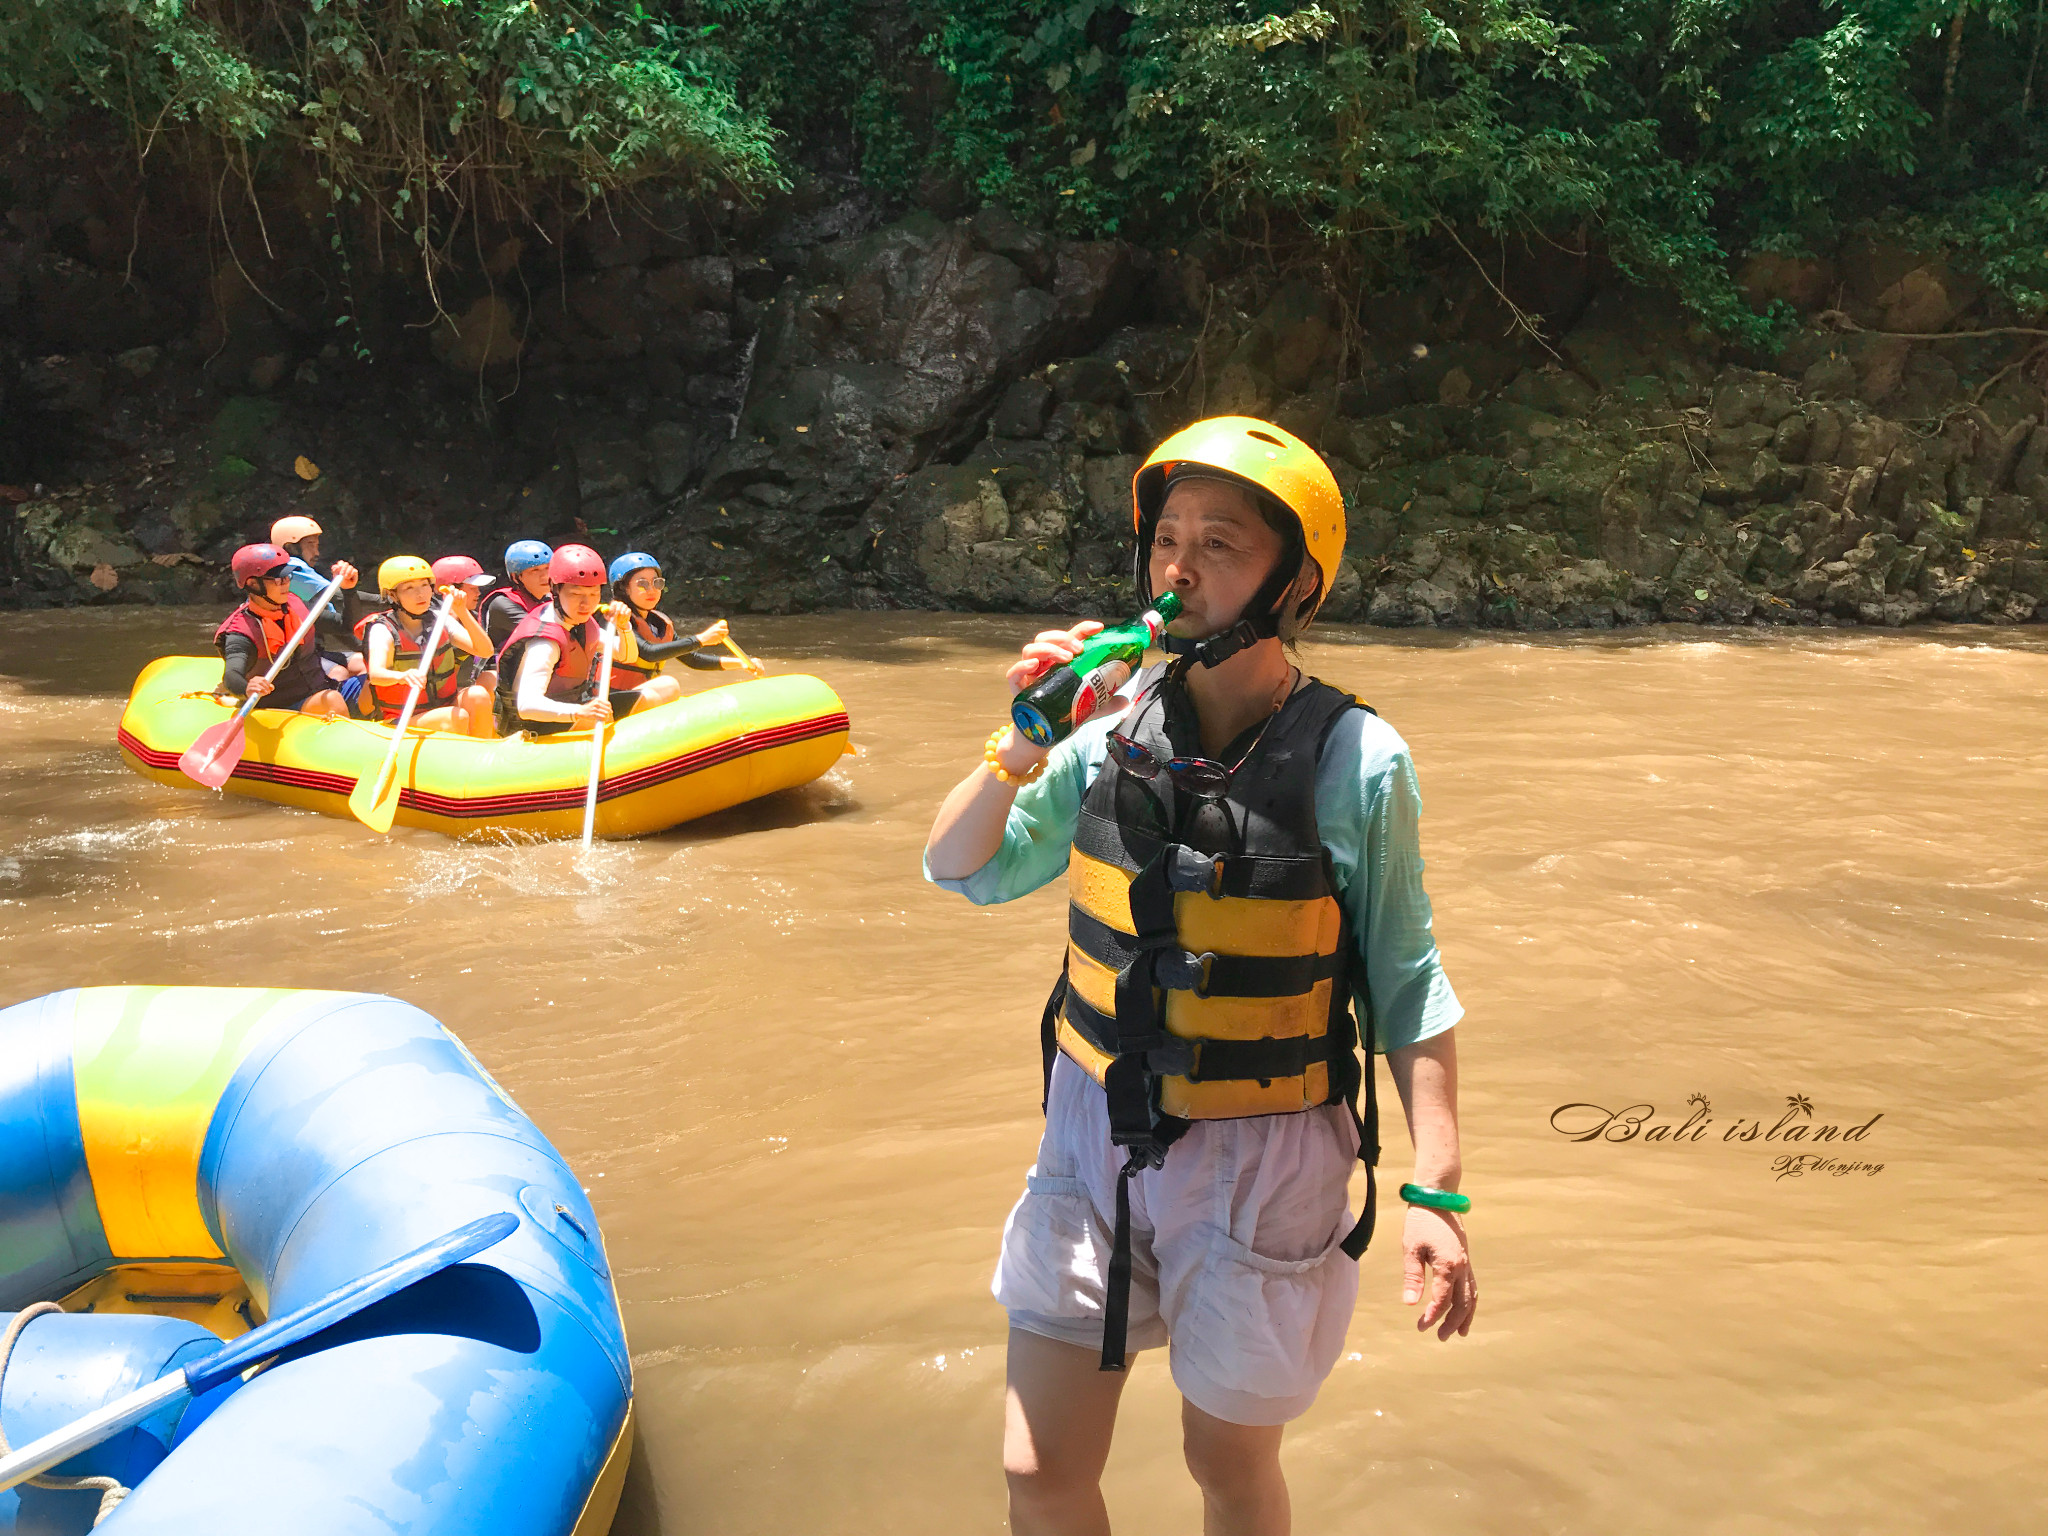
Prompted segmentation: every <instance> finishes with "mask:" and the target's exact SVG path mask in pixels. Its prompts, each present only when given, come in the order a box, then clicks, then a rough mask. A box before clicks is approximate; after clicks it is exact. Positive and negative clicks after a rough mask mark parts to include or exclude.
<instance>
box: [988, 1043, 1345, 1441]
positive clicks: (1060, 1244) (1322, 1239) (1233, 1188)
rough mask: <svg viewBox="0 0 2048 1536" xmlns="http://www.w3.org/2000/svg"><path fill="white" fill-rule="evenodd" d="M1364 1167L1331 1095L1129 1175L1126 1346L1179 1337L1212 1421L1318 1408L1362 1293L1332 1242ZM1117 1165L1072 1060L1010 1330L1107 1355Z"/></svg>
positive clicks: (1056, 1078) (1002, 1283)
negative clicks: (1106, 1302) (1353, 1181)
mask: <svg viewBox="0 0 2048 1536" xmlns="http://www.w3.org/2000/svg"><path fill="white" fill-rule="evenodd" d="M1357 1159H1358V1131H1357V1128H1356V1127H1355V1126H1354V1125H1353V1124H1352V1121H1351V1114H1350V1111H1348V1110H1347V1109H1345V1108H1344V1107H1343V1106H1342V1105H1329V1106H1326V1107H1324V1108H1322V1109H1317V1110H1311V1111H1309V1112H1308V1113H1306V1114H1298V1115H1262V1116H1259V1117H1258V1118H1256V1119H1250V1120H1198V1121H1196V1122H1195V1123H1194V1124H1193V1125H1192V1126H1191V1127H1190V1128H1189V1130H1188V1132H1187V1134H1186V1135H1185V1136H1183V1137H1182V1138H1181V1139H1180V1140H1179V1141H1177V1142H1175V1143H1174V1144H1173V1146H1172V1148H1171V1149H1170V1150H1169V1151H1168V1152H1167V1154H1166V1166H1165V1167H1163V1168H1148V1169H1146V1170H1145V1171H1144V1172H1143V1173H1140V1174H1139V1175H1138V1176H1137V1177H1136V1178H1134V1179H1132V1181H1131V1311H1130V1333H1129V1341H1130V1347H1131V1348H1132V1349H1133V1350H1138V1349H1151V1348H1155V1347H1157V1346H1158V1345H1161V1344H1166V1345H1169V1352H1168V1357H1167V1358H1168V1364H1169V1368H1170V1369H1171V1370H1172V1372H1173V1382H1174V1385H1175V1386H1176V1387H1178V1388H1179V1389H1180V1391H1181V1395H1182V1396H1184V1397H1185V1398H1187V1400H1188V1401H1189V1402H1191V1403H1193V1404H1194V1405H1195V1406H1196V1407H1197V1408H1200V1409H1201V1410H1202V1411H1203V1412H1204V1413H1207V1414H1210V1415H1212V1416H1214V1417H1216V1418H1219V1419H1222V1420H1224V1421H1225V1422H1227V1423H1231V1424H1285V1423H1286V1422H1287V1421H1288V1420H1290V1419H1294V1418H1298V1417H1299V1416H1300V1415H1301V1414H1303V1413H1305V1412H1307V1410H1308V1407H1309V1405H1310V1404H1311V1403H1313V1402H1314V1401H1315V1398H1316V1393H1317V1392H1318V1391H1319V1390H1321V1388H1322V1384H1323V1380H1324V1378H1325V1377H1327V1376H1328V1375H1329V1374H1330V1371H1331V1368H1332V1367H1334V1366H1335V1365H1336V1363H1337V1356H1338V1354H1339V1353H1340V1352H1341V1351H1342V1350H1343V1347H1344V1333H1345V1330H1346V1329H1347V1328H1348V1327H1349V1326H1350V1323H1351V1309H1352V1306H1353V1304H1354V1303H1355V1302H1356V1301H1357V1299H1358V1266H1357V1265H1356V1264H1355V1263H1353V1262H1352V1260H1351V1259H1350V1258H1349V1257H1348V1256H1347V1255H1346V1254H1345V1253H1344V1252H1343V1251H1342V1250H1341V1249H1340V1248H1339V1247H1338V1245H1339V1244H1340V1243H1341V1242H1342V1241H1343V1240H1344V1238H1345V1237H1346V1236H1347V1235H1349V1233H1350V1231H1351V1227H1352V1216H1351V1213H1350V1212H1349V1211H1348V1210H1347V1209H1346V1208H1345V1196H1346V1193H1347V1190H1348V1187H1349V1183H1350V1178H1351V1170H1352V1168H1353V1166H1354V1165H1355V1164H1356V1162H1357ZM1123 1165H1124V1153H1123V1152H1122V1151H1121V1150H1120V1149H1119V1148H1117V1147H1115V1146H1113V1145H1112V1144H1111V1143H1110V1139H1109V1111H1108V1103H1107V1100H1106V1098H1105V1096H1104V1094H1103V1091H1102V1088H1101V1086H1100V1085H1099V1084H1097V1083H1096V1082H1095V1081H1094V1080H1093V1079H1092V1078H1090V1077H1089V1076H1088V1074H1087V1073H1085V1072H1083V1071H1082V1070H1081V1069H1080V1068H1079V1067H1077V1066H1076V1065H1075V1064H1074V1063H1073V1062H1072V1061H1069V1060H1068V1059H1067V1058H1066V1057H1065V1056H1061V1057H1060V1058H1059V1060H1058V1061H1057V1062H1056V1063H1055V1064H1054V1067H1053V1074H1052V1093H1051V1098H1050V1102H1048V1103H1047V1105H1046V1115H1045V1134H1044V1136H1043V1138H1042V1139H1041V1140H1040V1141H1039V1145H1038V1162H1037V1164H1036V1165H1035V1166H1034V1167H1033V1168H1032V1169H1031V1171H1030V1172H1029V1173H1028V1174H1026V1175H1025V1179H1024V1197H1023V1198H1022V1199H1021V1200H1019V1201H1018V1202H1017V1204H1016V1207H1015V1208H1014V1209H1013V1210H1012V1211H1011V1212H1010V1219H1009V1221H1008V1222H1006V1223H1005V1224H1004V1226H1003V1252H1002V1257H1001V1258H1000V1259H998V1260H997V1262H996V1275H995V1283H994V1285H993V1286H992V1287H991V1289H992V1290H993V1291H994V1292H995V1298H996V1300H997V1301H999V1302H1001V1303H1002V1305H1003V1307H1004V1309H1005V1310H1006V1311H1007V1312H1008V1313H1009V1314H1010V1323H1011V1325H1012V1326H1013V1327H1017V1328H1022V1329H1024V1330H1025V1331H1026V1332H1028V1333H1036V1334H1042V1335H1043V1336H1045V1337H1046V1338H1049V1339H1059V1340H1061V1341H1063V1342H1065V1343H1069V1344H1079V1345H1083V1346H1085V1347H1087V1348H1089V1349H1100V1348H1101V1347H1102V1308H1103V1298H1104V1295H1105V1291H1106V1287H1107V1283H1108V1275H1109V1255H1110V1248H1111V1245H1112V1242H1113V1240H1114V1237H1115V1233H1116V1181H1117V1175H1118V1173H1119V1172H1120V1171H1121V1170H1122V1168H1123Z"/></svg>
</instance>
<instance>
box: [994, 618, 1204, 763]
mask: <svg viewBox="0 0 2048 1536" xmlns="http://www.w3.org/2000/svg"><path fill="white" fill-rule="evenodd" d="M1179 616H1180V598H1179V597H1178V596H1176V595H1175V594H1174V593H1171V592H1166V593H1162V594H1161V595H1160V597H1159V599H1158V601H1157V602H1155V603H1153V605H1152V606H1151V607H1150V608H1148V609H1147V610H1146V611H1145V612H1144V613H1143V614H1141V615H1139V616H1138V617H1137V618H1136V619H1134V620H1132V621H1131V622H1130V623H1128V624H1120V625H1118V626H1117V627H1116V628H1115V629H1105V630H1103V631H1102V633H1101V634H1099V635H1096V636H1095V637H1094V638H1093V639H1092V640H1090V641H1089V642H1088V644H1087V647H1086V648H1085V649H1084V650H1083V651H1082V652H1081V654H1080V655H1078V656H1076V657H1075V658H1074V659H1073V660H1072V661H1070V662H1068V663H1067V664H1066V665H1065V666H1061V667H1055V668H1053V670H1052V671H1050V672H1048V673H1047V674H1046V675H1045V676H1044V677H1041V678H1040V679H1039V680H1038V681H1037V682H1035V683H1033V684H1032V685H1031V686H1030V687H1028V688H1026V689H1025V690H1024V691H1023V692H1021V693H1019V694H1018V695H1017V697H1016V698H1015V699H1013V700H1011V702H1010V721H1011V723H1012V724H1013V725H1015V726H1016V727H1017V729H1018V730H1019V731H1020V732H1021V733H1022V734H1023V735H1024V736H1026V737H1027V738H1029V739H1030V740H1031V741H1033V742H1035V743H1037V744H1038V745H1039V746H1041V747H1049V746H1051V745H1052V744H1053V743H1054V742H1058V741H1064V740H1065V739H1066V738H1067V737H1069V736H1071V735H1072V734H1073V733H1074V725H1075V722H1076V721H1081V720H1086V719H1087V718H1088V717H1089V716H1090V715H1092V714H1094V713H1095V710H1096V707H1097V706H1098V705H1100V704H1101V703H1102V702H1103V701H1104V700H1105V699H1107V698H1108V697H1109V696H1110V695H1111V694H1113V693H1115V692H1116V691H1117V689H1119V688H1121V687H1123V685H1124V684H1125V683H1127V682H1129V681H1130V679H1131V674H1132V673H1133V672H1135V671H1136V670H1137V669H1138V663H1139V662H1141V661H1143V660H1144V659H1145V651H1146V648H1147V647H1148V646H1152V645H1156V644H1158V643H1159V637H1160V636H1161V635H1163V634H1165V633H1166V626H1167V625H1169V624H1171V623H1172V622H1173V621H1174V620H1175V619H1176V618H1178V617H1179Z"/></svg>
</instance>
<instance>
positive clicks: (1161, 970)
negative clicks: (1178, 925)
mask: <svg viewBox="0 0 2048 1536" xmlns="http://www.w3.org/2000/svg"><path fill="white" fill-rule="evenodd" d="M1215 963H1216V956H1215V954H1214V953H1213V952H1210V951H1205V952H1203V953H1202V954H1199V955H1197V954H1192V953H1190V952H1189V951H1187V950H1185V949H1168V950H1164V951H1162V952H1161V953H1160V956H1159V958H1158V959H1157V960H1156V961H1154V962H1153V967H1152V979H1153V981H1154V982H1155V983H1156V984H1157V985H1159V986H1162V987H1165V988H1166V989H1167V990H1168V991H1171V992H1192V993H1194V994H1195V996H1197V997H1207V996H1208V995H1209V967H1211V966H1212V965H1214V964H1215Z"/></svg>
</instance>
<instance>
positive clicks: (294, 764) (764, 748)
mask: <svg viewBox="0 0 2048 1536" xmlns="http://www.w3.org/2000/svg"><path fill="white" fill-rule="evenodd" d="M220 675H221V663H220V658H219V657H217V656H166V657H163V658H162V659H160V660H158V661H153V662H151V663H150V664H149V665H148V666H147V667H145V668H143V669H142V675H141V676H140V677H138V678H136V680H135V688H134V691H133V692H131V693H130V694H129V695H128V707H127V709H126V710H124V711H123V712H122V714H121V731H120V743H121V756H122V757H123V758H125V759H126V760H127V762H128V766H129V767H131V768H133V769H134V770H135V771H136V772H137V773H139V774H141V775H142V776H143V777H144V778H148V779H154V780H156V782H157V783H159V784H169V785H173V786H176V787H180V788H187V789H196V788H198V786H197V785H196V784H194V783H193V782H192V781H191V780H190V779H188V778H186V777H185V775H184V774H182V773H180V772H179V771H178V757H179V754H180V753H182V752H183V751H184V750H185V749H186V748H187V747H189V746H190V745H192V742H193V740H194V739H195V738H196V737H197V736H198V735H199V733H200V732H201V731H203V730H205V729H206V728H207V727H208V726H210V725H217V724H219V723H220V722H221V721H222V720H225V719H226V718H227V717H228V716H229V715H230V714H232V713H233V710H232V708H231V707H230V706H229V705H226V704H222V703H220V702H218V701H217V700H215V699H214V698H213V697H212V694H211V690H212V689H213V688H215V687H217V686H218V685H219V683H220ZM247 732H248V735H247V743H248V744H247V747H246V749H245V750H244V751H243V753H242V760H241V762H239V763H238V764H236V765H235V772H234V776H233V777H232V778H230V779H229V780H228V782H227V788H228V789H229V790H231V791H233V792H234V793H236V794H242V795H253V796H255V797H256V798H257V799H259V800H275V801H277V802H278V803H279V804H281V805H296V806H300V807H303V808H304V809H306V810H309V811H323V812H325V813H326V814H327V815H329V816H347V815H348V814H349V810H348V797H349V794H350V793H351V792H352V791H353V790H354V789H355V787H356V780H357V779H358V778H359V777H361V776H363V775H364V774H374V773H375V772H376V771H377V767H378V764H380V763H381V762H382V761H383V760H384V754H385V752H386V751H387V750H388V749H389V748H390V746H391V728H390V727H389V726H387V725H378V724H372V723H370V722H368V721H363V720H316V719H314V718H313V717H311V716H309V715H300V714H295V713H294V714H287V713H285V712H284V711H282V710H274V709H258V710H255V711H253V712H251V714H250V716H249V719H248V726H247ZM850 750H851V749H850V748H849V747H848V745H847V719H846V706H845V705H844V704H842V703H841V702H840V701H839V695H838V694H836V693H834V692H833V691H832V690H831V688H829V687H827V686H826V685H825V684H824V683H823V682H821V681H819V680H818V679H817V678H815V677H807V676H802V675H796V676H790V677H769V678H760V679H756V680H753V681H749V682H743V683H733V684H730V685H728V686H726V687H723V688H712V689H708V690H706V691H705V692H703V693H697V694H692V695H690V696H688V697H686V698H684V699H682V700H680V701H679V702H677V703H674V704H664V705H661V706H660V707H659V708H656V709H650V710H648V711H646V712H645V713H644V714H641V713H635V714H631V715H628V716H627V717H626V718H625V719H624V720H621V721H619V722H618V723H617V724H616V725H614V726H613V727H612V728H611V732H610V735H609V737H608V739H607V741H606V743H605V751H604V778H603V781H602V782H601V783H600V784H599V786H598V791H597V835H598V836H599V837H639V836H642V835H643V834H645V833H649V832H659V831H661V830H662V829H663V828H665V827H673V826H675V825H677V824H678V823H681V822H685V821H689V820H691V819H692V818H694V817H698V816H706V815H709V814H710V813H711V812H713V811H722V810H724V809H725V808H726V807H728V806H733V805H738V804H740V803H741V802H742V801H745V800H752V799H754V798H756V797H757V796H760V795H766V794H772V793H773V792H774V791H776V790H778V789H793V788H795V787H796V786H797V785H799V784H808V783H810V782H811V780H813V779H815V778H817V777H818V776H819V775H820V774H822V773H824V772H825V771H826V770H827V769H828V768H830V767H831V766H832V765H833V764H834V763H836V762H837V761H838V760H839V759H840V757H841V756H842V755H844V754H845V753H846V752H848V751H850ZM589 774H590V733H589V732H587V731H565V732H563V733H561V734H560V735H557V736H549V737H546V738H537V737H525V736H517V737H509V738H507V739H505V740H502V741H482V740H478V739H476V738H473V737H468V736H456V735H451V734H449V733H447V732H426V733H423V732H409V733H408V735H407V742H406V745H405V746H403V747H402V748H400V749H399V754H398V782H399V785H400V786H401V787H400V790H399V796H398V816H397V820H398V821H399V822H400V823H402V824H404V825H405V826H409V827H426V828H429V829H431V830H432V831H435V832H445V833H447V834H448V835H449V836H450V837H466V836H473V835H476V834H479V833H484V834H491V835H494V836H498V837H505V836H508V835H527V836H539V837H575V836H579V835H580V834H581V833H582V831H583V797H584V791H585V788H586V786H587V783H588V780H589Z"/></svg>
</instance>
